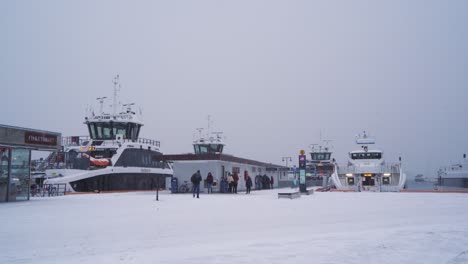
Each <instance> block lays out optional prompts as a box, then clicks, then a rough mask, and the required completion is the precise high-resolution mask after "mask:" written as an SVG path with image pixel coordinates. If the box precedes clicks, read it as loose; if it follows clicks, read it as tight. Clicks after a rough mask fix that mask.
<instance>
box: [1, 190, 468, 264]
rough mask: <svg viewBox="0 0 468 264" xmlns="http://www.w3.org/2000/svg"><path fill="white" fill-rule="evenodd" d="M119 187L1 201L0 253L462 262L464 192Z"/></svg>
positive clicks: (50, 257)
mask: <svg viewBox="0 0 468 264" xmlns="http://www.w3.org/2000/svg"><path fill="white" fill-rule="evenodd" d="M277 192H278V190H270V191H261V192H252V193H251V194H250V195H246V194H237V195H235V194H224V195H223V194H212V195H207V194H201V197H200V199H196V198H195V199H193V198H192V196H191V195H186V194H172V195H171V194H169V193H167V192H163V193H160V197H159V198H160V201H158V202H157V201H155V193H154V192H153V193H149V192H148V193H146V192H145V193H142V192H140V193H119V194H89V195H68V196H62V197H52V198H33V199H32V200H31V201H29V202H17V203H3V204H0V212H1V214H0V263H36V264H37V263H67V264H68V263H204V264H205V263H236V264H237V263H359V264H362V263H468V210H467V208H468V194H448V193H441V194H435V193H315V194H313V195H310V196H302V197H301V198H299V199H294V200H289V199H278V198H277Z"/></svg>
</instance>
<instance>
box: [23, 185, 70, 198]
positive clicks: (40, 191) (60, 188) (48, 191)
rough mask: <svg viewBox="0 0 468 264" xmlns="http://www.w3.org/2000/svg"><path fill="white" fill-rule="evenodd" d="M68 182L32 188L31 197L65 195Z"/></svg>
mask: <svg viewBox="0 0 468 264" xmlns="http://www.w3.org/2000/svg"><path fill="white" fill-rule="evenodd" d="M66 192H67V184H66V183H55V184H43V185H42V187H38V188H36V189H31V197H51V196H61V195H65V193H66Z"/></svg>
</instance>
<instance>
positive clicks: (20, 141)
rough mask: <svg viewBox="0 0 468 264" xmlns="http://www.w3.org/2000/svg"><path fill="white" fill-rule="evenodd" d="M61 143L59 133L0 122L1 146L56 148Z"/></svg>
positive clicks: (59, 146) (40, 148) (39, 148)
mask: <svg viewBox="0 0 468 264" xmlns="http://www.w3.org/2000/svg"><path fill="white" fill-rule="evenodd" d="M61 143H62V134H61V133H57V132H50V131H43V130H37V129H30V128H21V127H14V126H7V125H1V124H0V145H2V146H9V147H23V148H29V149H38V150H58V149H60V148H61V146H62V144H61Z"/></svg>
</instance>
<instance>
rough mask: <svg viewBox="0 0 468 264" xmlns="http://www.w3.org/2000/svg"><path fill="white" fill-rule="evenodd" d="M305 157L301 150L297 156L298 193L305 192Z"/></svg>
mask: <svg viewBox="0 0 468 264" xmlns="http://www.w3.org/2000/svg"><path fill="white" fill-rule="evenodd" d="M305 176H306V155H305V151H304V150H301V151H300V155H299V191H300V192H306V191H307V189H306V182H305Z"/></svg>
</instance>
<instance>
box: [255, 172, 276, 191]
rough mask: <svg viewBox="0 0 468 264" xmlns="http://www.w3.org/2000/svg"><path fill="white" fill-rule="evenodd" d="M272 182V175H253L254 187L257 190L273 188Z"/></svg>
mask: <svg viewBox="0 0 468 264" xmlns="http://www.w3.org/2000/svg"><path fill="white" fill-rule="evenodd" d="M274 183H275V182H274V178H273V176H270V177H268V176H267V175H266V174H265V175H263V176H262V175H257V176H255V189H257V190H264V189H273V186H274Z"/></svg>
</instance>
